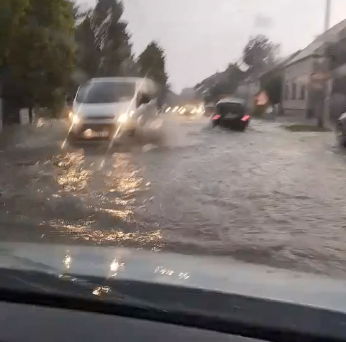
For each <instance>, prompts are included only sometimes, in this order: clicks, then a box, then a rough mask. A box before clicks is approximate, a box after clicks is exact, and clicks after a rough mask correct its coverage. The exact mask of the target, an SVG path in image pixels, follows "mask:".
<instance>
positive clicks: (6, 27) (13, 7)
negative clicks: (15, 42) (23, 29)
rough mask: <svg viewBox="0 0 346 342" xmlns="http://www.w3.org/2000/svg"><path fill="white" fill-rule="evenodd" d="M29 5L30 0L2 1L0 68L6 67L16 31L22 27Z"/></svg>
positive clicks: (0, 7)
mask: <svg viewBox="0 0 346 342" xmlns="http://www.w3.org/2000/svg"><path fill="white" fill-rule="evenodd" d="M28 6H29V0H1V1H0V68H3V67H5V64H6V58H7V57H8V53H9V48H10V43H11V41H12V38H13V34H14V32H16V31H17V30H18V29H20V20H21V18H22V17H23V15H24V14H25V10H26V9H27V7H28Z"/></svg>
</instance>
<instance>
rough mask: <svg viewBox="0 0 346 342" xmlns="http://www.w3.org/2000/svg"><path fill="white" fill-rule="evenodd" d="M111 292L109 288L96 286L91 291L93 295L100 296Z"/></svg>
mask: <svg viewBox="0 0 346 342" xmlns="http://www.w3.org/2000/svg"><path fill="white" fill-rule="evenodd" d="M109 292H111V288H110V287H109V286H98V287H96V288H95V289H94V290H93V295H95V296H101V295H102V294H107V293H109Z"/></svg>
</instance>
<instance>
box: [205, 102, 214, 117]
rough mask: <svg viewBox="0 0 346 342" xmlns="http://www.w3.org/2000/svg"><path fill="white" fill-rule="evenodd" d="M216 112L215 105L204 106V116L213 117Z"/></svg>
mask: <svg viewBox="0 0 346 342" xmlns="http://www.w3.org/2000/svg"><path fill="white" fill-rule="evenodd" d="M214 112H215V105H213V104H208V105H205V106H204V116H208V117H209V116H211V115H212V114H213V113H214Z"/></svg>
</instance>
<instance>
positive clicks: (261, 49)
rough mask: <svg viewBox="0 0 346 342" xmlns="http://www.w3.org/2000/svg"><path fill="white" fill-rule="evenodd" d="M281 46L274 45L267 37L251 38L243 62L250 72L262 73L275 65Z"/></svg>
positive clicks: (244, 52)
mask: <svg viewBox="0 0 346 342" xmlns="http://www.w3.org/2000/svg"><path fill="white" fill-rule="evenodd" d="M278 49H279V45H277V44H274V43H272V42H271V41H270V40H269V39H268V38H267V37H266V36H264V35H258V36H256V37H251V38H250V40H249V42H248V43H247V44H246V46H245V48H244V51H243V61H244V63H245V64H246V65H247V66H248V67H249V72H255V73H257V72H262V71H264V70H266V69H267V68H268V67H270V66H271V65H273V64H274V63H275V59H276V56H277V53H278Z"/></svg>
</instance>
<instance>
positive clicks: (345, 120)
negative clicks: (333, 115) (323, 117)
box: [336, 113, 346, 147]
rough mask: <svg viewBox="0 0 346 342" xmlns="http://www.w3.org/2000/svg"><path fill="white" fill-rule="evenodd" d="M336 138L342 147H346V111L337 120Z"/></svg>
mask: <svg viewBox="0 0 346 342" xmlns="http://www.w3.org/2000/svg"><path fill="white" fill-rule="evenodd" d="M336 139H337V141H338V144H339V145H340V146H341V147H346V113H343V114H342V115H341V116H340V118H339V119H338V121H337V124H336Z"/></svg>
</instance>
